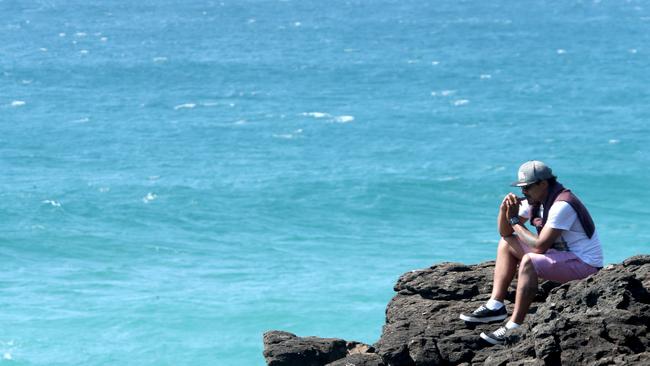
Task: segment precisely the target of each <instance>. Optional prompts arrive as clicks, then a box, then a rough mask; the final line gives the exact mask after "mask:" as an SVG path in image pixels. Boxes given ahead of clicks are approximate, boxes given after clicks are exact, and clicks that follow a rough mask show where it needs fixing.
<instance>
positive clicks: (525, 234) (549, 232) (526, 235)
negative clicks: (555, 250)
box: [512, 225, 562, 254]
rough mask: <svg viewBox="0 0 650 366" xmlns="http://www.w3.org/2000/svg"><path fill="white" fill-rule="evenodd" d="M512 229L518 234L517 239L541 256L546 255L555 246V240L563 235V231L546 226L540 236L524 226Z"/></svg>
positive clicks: (516, 226)
mask: <svg viewBox="0 0 650 366" xmlns="http://www.w3.org/2000/svg"><path fill="white" fill-rule="evenodd" d="M512 229H513V230H514V232H515V233H516V234H517V237H519V239H521V241H523V242H524V243H526V244H527V245H528V246H529V247H530V249H531V251H532V252H533V253H539V254H541V253H546V251H547V250H548V249H549V248H550V247H551V246H553V243H555V240H556V239H557V238H559V237H560V235H561V234H562V230H560V229H555V228H552V227H549V226H544V228H543V229H542V232H541V233H540V234H539V236H537V235H535V234H533V233H532V232H531V231H530V230H528V229H526V228H525V227H524V226H523V225H514V226H513V227H512Z"/></svg>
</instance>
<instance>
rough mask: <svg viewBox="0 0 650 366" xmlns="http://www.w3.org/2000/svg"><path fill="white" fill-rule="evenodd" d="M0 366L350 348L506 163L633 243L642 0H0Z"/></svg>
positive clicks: (638, 218) (645, 76)
mask: <svg viewBox="0 0 650 366" xmlns="http://www.w3.org/2000/svg"><path fill="white" fill-rule="evenodd" d="M0 14H1V15H2V16H1V17H0V159H1V160H0V172H1V176H2V179H0V184H2V186H1V189H0V195H1V199H2V201H1V202H2V204H1V205H0V218H1V224H0V225H2V226H1V228H2V235H1V236H0V258H1V259H2V262H3V267H2V270H1V271H0V324H2V326H0V359H1V360H0V364H15V365H114V364H122V365H262V364H264V360H263V357H262V333H263V332H264V331H266V330H270V329H282V330H287V331H290V332H294V333H296V334H298V335H302V336H307V335H319V336H327V337H341V338H345V339H348V340H358V341H363V342H368V343H372V342H374V341H376V340H377V339H378V337H379V335H380V333H381V326H382V325H383V321H384V309H385V306H386V303H387V302H388V300H389V299H390V298H391V297H392V295H393V292H392V286H393V284H394V282H395V281H396V280H397V278H398V277H399V275H401V274H402V273H404V272H406V271H409V270H412V269H417V268H423V267H426V266H429V265H431V264H434V263H437V262H440V261H458V262H465V263H476V262H480V261H485V260H490V259H492V258H493V257H494V251H495V249H496V242H497V240H498V235H497V231H496V227H495V215H496V211H497V207H498V204H499V202H500V199H501V197H502V196H503V195H504V194H506V193H507V192H509V189H510V187H509V186H508V184H509V183H510V182H511V181H513V180H514V179H515V178H516V170H517V167H518V166H519V164H521V163H522V162H523V161H525V160H529V159H539V160H543V161H545V162H546V163H548V164H549V165H550V166H551V167H552V168H553V169H554V172H555V173H556V174H557V175H558V176H559V179H560V181H561V182H562V183H564V184H565V185H566V186H568V187H570V188H572V189H573V190H574V192H576V193H577V194H578V195H579V196H580V197H581V198H582V200H583V201H584V202H585V203H586V204H587V206H588V208H589V209H590V211H591V212H592V214H593V216H594V218H595V221H596V225H597V227H598V230H599V234H600V237H601V239H602V241H603V246H604V252H605V261H606V262H607V263H612V262H619V261H621V260H623V259H624V258H627V257H629V256H631V255H634V254H639V253H648V252H649V249H650V234H649V232H648V230H646V228H645V223H646V222H648V220H649V219H650V210H649V209H648V207H647V205H646V203H647V202H648V201H649V199H650V194H649V193H648V190H647V187H646V186H647V182H648V181H650V170H649V169H648V166H649V164H650V148H648V143H649V140H650V133H649V132H650V131H649V128H648V123H647V122H648V120H649V119H650V111H649V110H648V108H647V106H648V105H649V104H650V91H649V90H648V85H649V84H650V73H648V69H649V66H650V48H649V47H648V45H649V44H650V8H648V5H647V3H645V2H643V1H575V0H572V1H523V2H516V3H512V2H506V1H491V2H482V1H437V2H425V1H411V0H406V1H380V0H376V1H360V0H357V1H339V0H333V1H327V2H318V1H270V0H269V1H261V0H259V1H232V0H224V1H215V2H210V1H204V2H200V1H194V0H188V1H183V2H181V1H176V2H174V1H144V2H142V1H140V2H135V1H132V2H127V1H114V0H109V1H102V2H88V1H59V0H52V1H3V0H0Z"/></svg>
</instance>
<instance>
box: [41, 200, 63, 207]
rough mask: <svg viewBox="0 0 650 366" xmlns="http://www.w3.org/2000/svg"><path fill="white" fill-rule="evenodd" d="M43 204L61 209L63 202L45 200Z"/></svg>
mask: <svg viewBox="0 0 650 366" xmlns="http://www.w3.org/2000/svg"><path fill="white" fill-rule="evenodd" d="M42 203H45V204H49V205H52V206H54V207H61V202H59V201H55V200H44V201H42Z"/></svg>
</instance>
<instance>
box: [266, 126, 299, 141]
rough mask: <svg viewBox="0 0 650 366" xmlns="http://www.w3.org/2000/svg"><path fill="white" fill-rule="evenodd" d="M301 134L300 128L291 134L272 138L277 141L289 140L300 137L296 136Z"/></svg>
mask: <svg viewBox="0 0 650 366" xmlns="http://www.w3.org/2000/svg"><path fill="white" fill-rule="evenodd" d="M301 133H302V128H299V129H297V130H294V131H293V132H292V133H281V134H274V135H273V137H275V138H278V139H287V140H290V139H294V138H296V137H300V136H298V135H300V134H301Z"/></svg>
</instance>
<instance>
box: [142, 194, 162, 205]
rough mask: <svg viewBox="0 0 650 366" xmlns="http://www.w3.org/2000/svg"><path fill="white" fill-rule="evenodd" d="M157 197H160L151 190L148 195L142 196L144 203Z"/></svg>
mask: <svg viewBox="0 0 650 366" xmlns="http://www.w3.org/2000/svg"><path fill="white" fill-rule="evenodd" d="M157 197H158V196H156V194H155V193H151V192H149V193H147V195H146V196H144V197H142V202H144V203H149V202H151V201H153V200H155V199H156V198H157Z"/></svg>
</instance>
